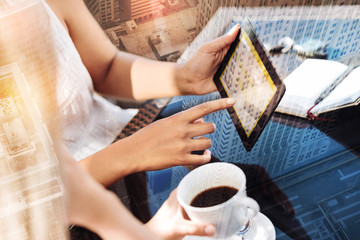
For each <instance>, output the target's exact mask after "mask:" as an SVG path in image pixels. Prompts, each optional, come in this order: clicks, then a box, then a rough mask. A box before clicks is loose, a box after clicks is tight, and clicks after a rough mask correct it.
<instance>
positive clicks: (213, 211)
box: [177, 162, 259, 239]
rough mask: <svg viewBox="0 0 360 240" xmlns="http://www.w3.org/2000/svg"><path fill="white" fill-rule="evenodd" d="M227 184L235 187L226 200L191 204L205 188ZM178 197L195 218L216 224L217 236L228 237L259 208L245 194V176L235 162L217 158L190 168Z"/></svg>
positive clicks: (247, 222) (198, 220) (243, 227)
mask: <svg viewBox="0 0 360 240" xmlns="http://www.w3.org/2000/svg"><path fill="white" fill-rule="evenodd" d="M220 186H227V187H232V188H236V189H238V191H237V193H236V194H235V195H234V196H233V197H231V198H230V199H229V200H227V201H225V202H223V203H221V204H218V205H214V206H210V207H193V206H191V202H192V200H193V199H194V198H195V197H196V196H197V195H198V194H199V193H202V192H203V191H205V190H208V189H210V188H214V187H220ZM177 199H178V201H179V203H180V205H181V206H182V207H183V208H184V209H185V211H186V213H187V215H188V216H189V218H190V219H191V220H192V221H194V222H200V223H210V224H213V225H214V226H215V228H216V233H215V235H214V236H213V237H214V238H216V239H227V238H230V237H231V236H233V235H235V234H236V233H237V232H239V231H241V230H243V229H245V228H246V227H247V226H248V225H249V220H250V219H251V218H252V217H254V216H255V215H256V214H257V213H258V212H259V205H258V204H257V202H256V201H255V200H254V199H252V198H249V197H247V195H246V177H245V174H244V172H243V171H242V170H241V169H240V168H239V167H237V166H236V165H234V164H231V163H225V162H217V163H209V164H206V165H203V166H200V167H198V168H196V169H194V170H192V171H191V172H189V173H188V174H187V175H186V176H185V177H184V178H183V179H182V180H181V181H180V183H179V186H178V190H177Z"/></svg>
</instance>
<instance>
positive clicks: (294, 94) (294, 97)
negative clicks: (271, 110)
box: [276, 59, 347, 117]
mask: <svg viewBox="0 0 360 240" xmlns="http://www.w3.org/2000/svg"><path fill="white" fill-rule="evenodd" d="M346 68H347V66H346V65H345V64H342V63H339V62H335V61H330V60H322V59H306V60H305V61H304V62H303V63H302V64H301V65H300V66H299V67H298V68H296V69H295V70H294V71H293V72H292V73H291V74H289V76H288V77H287V78H285V79H284V83H285V86H286V92H285V94H284V97H283V99H282V100H281V102H280V103H279V106H278V108H277V109H276V111H278V112H283V113H288V114H293V115H297V116H302V117H306V116H307V114H306V112H307V110H308V109H310V108H311V107H312V106H313V105H314V103H315V101H316V99H317V98H318V97H319V95H320V94H321V93H322V92H323V91H324V90H325V89H326V88H327V87H328V86H329V85H331V83H332V82H333V81H334V80H335V79H336V78H337V77H338V76H339V75H340V74H341V73H342V72H344V71H345V69H346Z"/></svg>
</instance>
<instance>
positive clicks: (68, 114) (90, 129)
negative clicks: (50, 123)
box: [0, 0, 137, 160]
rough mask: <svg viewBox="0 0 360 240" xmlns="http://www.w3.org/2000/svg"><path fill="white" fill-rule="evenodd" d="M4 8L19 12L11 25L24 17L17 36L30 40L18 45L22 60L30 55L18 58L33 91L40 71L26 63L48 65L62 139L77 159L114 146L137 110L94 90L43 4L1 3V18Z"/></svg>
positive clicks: (69, 42) (36, 1)
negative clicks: (60, 123) (129, 108)
mask: <svg viewBox="0 0 360 240" xmlns="http://www.w3.org/2000/svg"><path fill="white" fill-rule="evenodd" d="M6 8H8V9H11V8H12V9H15V10H14V11H15V12H16V13H15V14H13V17H12V16H11V14H10V15H9V14H8V16H6V18H8V19H9V21H8V22H9V23H11V21H12V20H14V22H15V20H16V19H15V18H22V22H23V24H21V26H19V28H21V29H19V31H21V33H22V34H24V36H26V37H29V35H28V34H31V38H32V39H27V41H26V42H23V43H22V42H21V41H22V39H20V38H21V36H19V38H17V40H18V41H19V44H18V45H17V46H14V48H16V49H20V50H19V51H21V56H28V58H24V57H21V56H20V57H19V58H18V60H19V62H18V64H19V66H20V70H21V71H22V72H24V74H25V78H27V79H29V81H30V84H29V85H30V87H33V88H34V86H35V85H34V84H32V83H31V73H32V72H34V71H37V70H36V69H31V70H29V69H30V68H32V66H27V65H26V64H23V63H22V62H25V61H27V62H30V63H31V62H34V61H36V60H39V61H42V62H45V65H46V70H47V73H49V72H51V73H52V74H51V76H50V77H51V78H54V80H55V81H56V90H57V100H58V106H59V110H60V116H61V120H62V123H63V128H62V129H63V139H64V141H65V144H66V146H67V147H68V148H69V149H70V151H71V153H72V154H73V156H74V157H75V159H76V160H80V159H82V158H84V157H86V156H88V155H91V154H93V153H95V152H97V151H99V150H101V149H103V148H104V147H106V146H108V145H109V144H110V143H112V142H113V141H114V139H115V138H116V136H117V135H118V134H119V133H120V131H121V129H122V128H123V127H124V125H126V124H127V123H128V122H129V121H130V119H131V118H132V117H133V116H134V115H135V114H136V112H137V110H133V109H132V110H123V109H121V108H119V107H118V106H115V105H113V104H112V103H110V102H108V101H107V100H105V99H104V98H102V97H101V96H99V95H98V94H97V93H96V92H95V91H94V87H93V83H92V80H91V77H90V75H89V73H88V71H87V69H86V68H85V66H84V64H83V63H82V61H81V58H80V56H79V54H78V52H77V50H76V48H75V46H74V44H73V42H72V40H71V38H70V36H69V35H68V33H67V32H66V30H65V28H64V27H63V25H62V24H61V23H60V21H59V20H58V19H57V17H56V15H55V14H54V13H53V11H52V10H51V9H50V7H49V6H48V5H47V4H46V2H45V1H44V0H27V1H24V0H0V13H1V10H4V9H6ZM8 9H7V11H8ZM8 12H9V11H8ZM10 12H11V11H10ZM5 21H6V20H5ZM9 29H11V26H10V27H9ZM24 45H29V46H28V47H26V46H24ZM44 59H45V60H44ZM43 64H44V63H43ZM39 71H41V69H40V70H39ZM35 91H36V89H35Z"/></svg>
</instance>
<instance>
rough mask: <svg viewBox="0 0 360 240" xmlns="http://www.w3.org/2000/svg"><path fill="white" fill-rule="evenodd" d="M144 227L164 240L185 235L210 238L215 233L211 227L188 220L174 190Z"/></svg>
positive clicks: (173, 239)
mask: <svg viewBox="0 0 360 240" xmlns="http://www.w3.org/2000/svg"><path fill="white" fill-rule="evenodd" d="M145 226H146V227H147V228H148V229H149V230H150V231H152V232H153V233H155V234H156V235H158V236H159V237H160V238H161V239H165V240H167V239H169V240H170V239H171V240H177V239H179V240H180V239H183V238H184V237H185V236H186V235H198V236H212V235H214V233H215V227H214V226H213V225H209V224H199V223H194V222H192V221H190V220H189V219H188V217H187V215H186V213H185V211H184V209H183V208H182V207H181V206H180V205H179V203H178V201H177V199H176V190H174V191H173V192H172V193H171V194H170V197H169V198H168V199H167V200H166V201H165V202H164V204H163V205H162V206H161V208H160V209H159V211H158V212H157V213H156V214H155V216H154V217H153V218H152V219H151V220H150V221H149V222H148V223H147V224H146V225H145Z"/></svg>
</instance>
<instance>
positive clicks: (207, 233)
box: [205, 225, 215, 236]
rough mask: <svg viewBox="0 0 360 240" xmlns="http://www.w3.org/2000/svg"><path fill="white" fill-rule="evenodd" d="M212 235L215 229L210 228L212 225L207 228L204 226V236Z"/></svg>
mask: <svg viewBox="0 0 360 240" xmlns="http://www.w3.org/2000/svg"><path fill="white" fill-rule="evenodd" d="M214 233H215V227H214V226H212V225H209V226H206V227H205V234H206V235H210V236H211V235H214Z"/></svg>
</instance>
